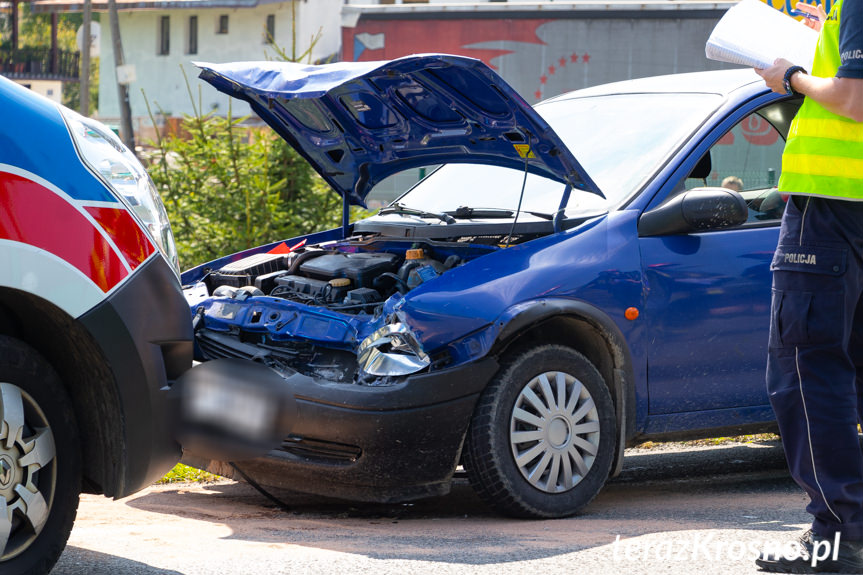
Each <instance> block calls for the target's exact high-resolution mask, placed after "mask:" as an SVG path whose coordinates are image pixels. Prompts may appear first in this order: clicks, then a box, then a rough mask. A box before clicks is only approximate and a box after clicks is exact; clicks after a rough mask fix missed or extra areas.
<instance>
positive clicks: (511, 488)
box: [182, 55, 800, 517]
mask: <svg viewBox="0 0 863 575" xmlns="http://www.w3.org/2000/svg"><path fill="white" fill-rule="evenodd" d="M199 66H200V67H201V69H202V72H201V77H202V78H204V79H205V80H207V81H208V82H209V83H211V84H212V85H213V86H215V87H216V88H217V89H219V90H221V91H223V92H225V93H227V94H230V95H232V96H234V97H236V98H239V99H242V100H244V101H247V102H248V103H249V104H251V106H252V109H253V110H254V111H255V113H257V114H258V115H259V116H260V117H261V118H262V119H263V120H264V121H265V122H267V123H268V124H269V125H270V126H272V127H273V129H275V130H276V131H277V132H278V133H279V134H280V135H281V136H282V137H283V138H285V139H286V140H287V141H288V142H289V143H290V144H291V145H292V146H293V147H294V148H296V149H297V151H298V152H299V153H300V154H301V155H302V156H303V157H304V158H305V159H306V160H307V161H308V162H309V163H310V164H311V165H312V166H314V168H315V169H316V170H317V171H318V173H320V175H321V176H322V177H323V178H324V179H325V180H326V181H327V182H328V183H329V185H330V186H332V188H333V189H334V190H335V191H336V192H338V193H339V194H341V196H342V197H343V198H344V210H343V212H344V215H343V225H342V227H341V228H339V229H335V230H331V231H328V232H323V233H318V234H314V235H310V236H307V237H303V238H294V239H284V238H274V241H273V243H271V244H269V245H265V246H261V247H258V248H254V249H251V250H248V251H245V252H242V253H239V254H233V255H230V256H226V257H224V258H222V259H219V260H217V261H213V262H209V263H207V264H205V265H203V266H199V267H197V268H195V269H192V270H189V271H187V272H185V273H184V274H183V276H182V280H183V283H184V285H185V286H186V287H185V292H186V297H187V300H188V302H189V305H190V309H191V312H192V316H193V322H194V326H195V327H194V329H195V343H196V355H197V359H198V360H200V361H207V360H212V359H217V358H237V359H239V360H248V361H250V362H258V363H262V364H264V365H266V366H269V367H270V368H271V369H272V370H274V371H275V372H277V373H278V374H279V376H280V377H281V378H282V380H283V384H284V390H285V392H286V393H288V394H289V395H290V396H291V397H292V399H293V401H291V402H289V405H290V411H291V413H288V414H285V417H286V418H287V420H289V421H290V430H289V431H288V432H287V433H286V436H285V437H284V440H283V441H282V444H281V447H280V448H279V449H276V450H273V451H271V452H269V454H268V455H267V456H265V457H260V458H257V459H251V460H247V461H242V462H234V464H233V465H229V464H228V462H225V461H213V460H208V459H206V458H204V457H200V456H196V454H194V453H189V452H187V454H186V461H187V462H189V463H192V464H194V465H196V466H198V467H202V468H208V469H210V470H212V471H215V472H217V473H221V474H224V475H228V476H233V475H234V474H235V473H236V471H237V470H238V469H239V470H241V471H242V473H243V474H244V475H245V476H247V477H248V478H252V479H253V480H254V481H256V482H258V483H261V484H263V485H272V486H278V487H283V488H289V489H293V490H296V491H302V492H308V493H316V494H322V495H327V496H332V497H339V498H344V499H355V500H364V501H380V502H397V501H407V500H411V499H416V498H421V497H428V496H435V495H441V494H444V493H446V492H447V491H448V490H449V488H450V484H451V481H452V478H453V475H454V473H455V472H456V470H457V469H459V468H460V466H463V468H464V470H465V472H466V473H467V476H468V478H469V480H470V483H471V485H472V486H473V487H474V488H475V489H476V491H477V493H478V494H479V495H480V496H481V497H482V498H483V499H484V500H485V501H487V502H488V503H490V504H491V505H492V506H493V507H495V508H496V509H498V510H499V511H500V512H503V513H506V514H510V515H514V516H523V517H561V516H567V515H571V514H573V513H576V512H577V511H578V510H579V509H581V508H582V507H584V506H585V505H586V504H587V503H588V502H590V501H591V499H593V497H594V496H596V494H597V493H598V492H599V490H600V489H601V488H602V486H603V485H604V483H605V482H606V480H607V479H608V478H609V477H610V476H613V475H614V474H616V473H618V472H619V471H620V469H621V465H622V461H623V452H624V448H625V447H627V446H629V445H632V444H634V443H637V442H639V441H643V440H646V439H649V438H676V437H697V436H709V435H715V434H718V433H722V434H727V433H738V432H744V431H755V430H765V429H769V428H771V426H772V425H773V414H772V411H771V409H770V406H769V404H768V401H767V395H766V391H765V387H764V383H763V372H764V365H765V357H766V345H767V329H768V323H769V319H768V318H769V309H770V281H771V275H770V270H769V268H770V263H771V260H772V258H773V252H774V249H775V247H776V243H777V238H778V230H779V223H780V219H781V216H782V212H783V209H784V206H785V201H786V198H784V197H782V196H781V195H780V194H778V193H777V191H776V186H775V184H776V181H777V180H778V175H779V171H780V169H781V154H782V148H783V144H784V139H785V136H786V134H787V132H788V127H789V124H790V122H791V119H792V118H793V116H794V114H795V112H796V110H797V108H798V106H799V104H800V100H799V99H795V98H788V97H780V96H777V95H776V94H772V93H770V92H769V91H768V90H767V89H766V87H765V86H764V84H763V82H762V81H761V80H760V79H759V78H758V77H757V76H756V75H755V74H754V73H753V72H751V71H747V70H734V71H722V72H705V73H697V74H686V75H676V76H666V77H660V78H647V79H642V80H634V81H628V82H623V83H617V84H611V85H607V86H600V87H595V88H589V89H585V90H580V91H577V92H573V93H569V94H565V95H562V96H558V97H556V98H553V99H551V100H548V101H545V102H542V103H540V104H539V105H537V106H536V107H535V108H534V107H531V106H530V105H528V104H527V103H526V102H525V101H524V100H523V99H522V98H521V97H520V96H519V95H518V94H517V93H516V92H515V91H514V90H513V89H512V88H511V87H510V86H508V85H507V84H506V83H505V82H504V81H503V80H502V79H501V78H500V77H499V76H498V75H497V74H496V73H495V72H494V71H492V70H491V69H489V68H488V67H487V66H485V65H484V64H483V63H481V62H479V61H477V60H473V59H469V58H464V57H457V56H446V55H421V56H411V57H406V58H401V59H398V60H393V61H390V62H363V63H359V62H355V63H340V64H332V65H326V66H305V65H299V64H286V63H274V62H256V63H233V64H199ZM418 167H426V168H427V169H429V171H431V173H430V174H429V175H428V176H427V177H425V178H423V179H422V180H421V181H420V182H419V183H417V184H416V185H415V186H413V187H412V188H410V189H409V190H407V191H406V192H404V193H403V194H402V195H401V196H400V197H398V199H396V200H395V201H394V202H392V203H391V204H390V205H388V206H387V207H384V208H382V209H381V210H380V212H379V213H377V214H376V215H374V216H373V217H370V218H367V219H364V220H361V221H358V222H354V223H351V222H350V221H349V218H348V214H349V208H350V206H352V205H360V206H362V205H364V202H365V200H366V198H367V196H368V194H369V192H370V191H371V190H372V189H373V188H374V187H375V186H376V185H377V184H379V183H380V182H381V181H383V180H384V179H386V178H387V177H388V176H391V175H393V174H396V173H398V172H402V171H405V170H409V169H415V168H418Z"/></svg>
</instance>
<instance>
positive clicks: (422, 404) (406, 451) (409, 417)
mask: <svg viewBox="0 0 863 575" xmlns="http://www.w3.org/2000/svg"><path fill="white" fill-rule="evenodd" d="M497 369H498V364H497V362H496V361H495V360H494V359H492V358H485V359H483V360H480V361H478V362H475V363H472V364H469V365H467V366H461V367H458V368H453V369H448V370H442V371H438V372H434V373H428V374H421V375H415V376H411V377H408V378H407V379H406V381H404V382H403V383H400V384H398V385H393V386H385V387H383V386H382V387H367V386H359V385H353V384H344V383H330V382H326V381H322V380H316V379H313V378H310V377H307V376H304V375H301V374H294V375H291V376H289V377H287V378H286V379H285V385H286V386H288V388H289V390H290V393H291V394H292V395H293V397H294V399H295V401H296V410H297V411H296V413H297V416H296V420H295V422H294V423H293V425H292V426H291V433H290V435H289V436H288V437H286V438H285V440H284V441H283V443H282V446H281V447H280V448H279V449H276V450H273V451H271V452H270V453H269V454H268V455H267V456H265V457H260V458H256V459H251V460H246V461H243V462H240V463H238V464H237V465H238V467H239V468H240V469H241V470H242V471H243V472H244V473H245V474H246V475H248V476H250V477H251V478H252V479H254V480H255V481H257V482H259V483H262V484H264V485H269V486H275V487H282V488H286V489H291V490H294V491H299V492H303V493H313V494H317V495H325V496H329V497H338V498H342V499H351V500H357V501H376V502H397V501H405V500H410V499H417V498H420V497H427V496H433V495H442V494H445V493H447V492H448V491H449V483H450V480H451V478H452V475H453V472H454V471H455V468H456V465H457V464H458V459H459V456H460V453H461V445H462V441H463V440H464V436H465V433H466V431H467V427H468V424H469V423H470V418H471V416H472V414H473V410H474V406H475V405H476V401H477V398H478V397H479V394H480V392H481V391H482V390H483V389H484V388H485V386H486V384H487V383H488V381H489V380H490V379H491V378H492V376H493V375H494V374H495V372H496V371H497ZM183 461H184V462H186V463H188V464H189V465H192V466H195V467H199V468H205V469H207V470H209V471H211V472H213V473H218V474H220V475H225V476H229V477H233V476H234V469H233V468H232V467H231V466H230V465H229V464H227V463H225V462H219V461H208V460H205V459H202V458H200V457H198V456H196V455H195V454H193V453H188V452H187V453H186V454H185V455H184V458H183Z"/></svg>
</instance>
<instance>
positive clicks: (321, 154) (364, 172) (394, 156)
mask: <svg viewBox="0 0 863 575" xmlns="http://www.w3.org/2000/svg"><path fill="white" fill-rule="evenodd" d="M196 65H197V66H198V67H199V68H201V70H202V71H201V74H200V77H201V78H202V79H204V80H206V81H207V82H209V83H210V84H212V85H213V86H215V87H216V88H217V89H218V90H220V91H221V92H224V93H226V94H228V95H230V96H233V97H235V98H239V99H241V100H245V101H247V102H249V104H251V106H252V109H253V110H254V111H255V113H256V114H258V115H259V116H260V117H261V118H262V119H263V120H264V121H265V122H267V123H268V124H269V125H270V126H272V127H273V128H274V129H275V130H276V132H278V133H279V134H280V135H281V136H282V137H283V138H285V140H287V141H288V142H289V143H290V144H291V145H292V146H293V147H294V148H295V149H296V150H297V151H298V152H299V153H300V154H301V155H302V156H303V157H305V159H306V160H307V161H308V162H309V163H310V164H311V165H312V166H313V167H314V168H315V169H316V170H317V171H318V173H320V174H321V176H323V178H324V179H325V180H326V181H327V182H328V183H329V184H330V185H331V186H332V187H333V188H334V189H335V190H336V191H337V192H339V193H340V194H342V196H343V197H344V198H345V199H347V200H348V201H349V202H350V203H351V204H355V205H361V206H364V205H365V197H366V195H367V194H368V193H369V191H370V190H371V189H372V188H373V187H374V186H375V185H376V184H377V183H379V182H380V181H381V180H383V179H384V178H386V177H387V176H390V175H392V174H395V173H398V172H401V171H403V170H406V169H409V168H414V167H420V166H428V165H434V164H445V163H452V162H462V163H479V164H492V165H496V166H505V167H509V168H515V169H518V170H524V169H525V167H526V168H527V169H528V170H529V171H531V172H534V173H537V174H540V175H543V176H547V177H550V178H553V179H555V180H559V181H561V182H564V183H569V184H571V185H572V186H573V187H575V188H578V189H581V190H586V191H589V192H593V193H596V194H598V195H600V196H601V195H602V194H601V192H600V191H599V189H598V188H597V187H596V184H595V183H594V182H593V181H592V180H591V179H590V177H589V176H588V175H587V173H586V172H585V171H584V169H583V168H582V167H581V165H579V163H578V162H577V161H576V159H575V157H574V156H573V155H572V153H571V152H570V151H569V150H568V149H567V147H566V146H565V145H564V143H563V142H562V141H561V139H560V138H559V137H558V136H557V134H555V133H554V130H552V129H551V127H550V126H549V125H548V124H547V123H546V121H545V120H543V119H542V118H541V117H540V115H539V114H537V112H536V111H535V110H534V109H533V108H532V107H531V106H530V105H529V104H528V103H527V102H525V101H524V100H523V99H522V98H521V96H519V95H518V93H517V92H516V91H515V90H513V89H512V87H510V86H509V84H507V83H506V82H504V81H503V79H501V77H500V76H498V75H497V74H496V73H495V72H494V71H492V70H491V69H490V68H489V67H488V66H486V65H485V64H483V63H482V62H481V61H479V60H475V59H473V58H465V57H462V56H449V55H443V54H427V55H418V56H407V57H404V58H399V59H397V60H391V61H386V62H341V63H336V64H326V65H322V66H310V65H305V64H295V63H288V62H236V63H229V64H208V63H196Z"/></svg>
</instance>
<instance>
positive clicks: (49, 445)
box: [0, 383, 57, 561]
mask: <svg viewBox="0 0 863 575" xmlns="http://www.w3.org/2000/svg"><path fill="white" fill-rule="evenodd" d="M55 457H56V449H55V447H54V435H53V434H52V433H51V428H50V426H49V425H48V419H47V418H46V417H45V414H44V413H43V412H42V410H41V409H40V408H39V405H38V404H37V403H36V402H35V401H34V400H33V398H32V397H30V395H28V394H27V392H25V391H24V390H22V389H21V388H20V387H17V386H15V385H12V384H11V383H0V561H7V560H9V559H11V558H13V557H15V556H16V555H19V554H20V553H22V552H23V551H24V550H25V549H27V547H28V546H29V545H30V544H31V543H32V542H33V541H34V540H35V539H36V537H37V536H38V535H39V533H40V532H41V531H42V528H43V527H44V526H45V521H47V519H48V512H49V510H50V509H51V503H52V501H53V499H54V490H55V488H56V484H57V466H56V461H55Z"/></svg>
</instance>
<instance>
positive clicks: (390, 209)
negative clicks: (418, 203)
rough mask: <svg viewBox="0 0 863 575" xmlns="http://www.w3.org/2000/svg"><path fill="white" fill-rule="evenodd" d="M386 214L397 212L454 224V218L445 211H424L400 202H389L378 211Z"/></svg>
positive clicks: (379, 213)
mask: <svg viewBox="0 0 863 575" xmlns="http://www.w3.org/2000/svg"><path fill="white" fill-rule="evenodd" d="M386 214H399V215H406V216H417V217H420V218H436V219H438V220H440V221H442V222H446V223H447V224H454V223H455V218H453V217H452V216H451V215H449V214H447V213H443V214H439V213H436V212H426V211H423V210H417V209H414V208H409V207H407V206H403V205H402V204H390V205H389V206H386V207H383V208H381V209H380V211H379V212H378V215H381V216H384V215H386Z"/></svg>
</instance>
